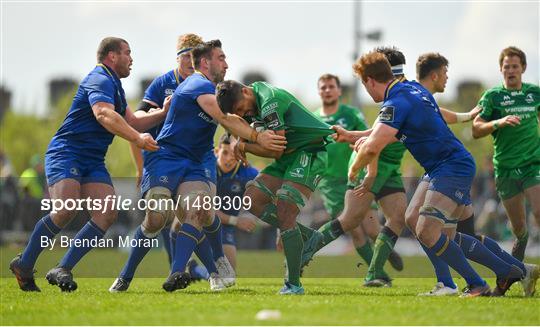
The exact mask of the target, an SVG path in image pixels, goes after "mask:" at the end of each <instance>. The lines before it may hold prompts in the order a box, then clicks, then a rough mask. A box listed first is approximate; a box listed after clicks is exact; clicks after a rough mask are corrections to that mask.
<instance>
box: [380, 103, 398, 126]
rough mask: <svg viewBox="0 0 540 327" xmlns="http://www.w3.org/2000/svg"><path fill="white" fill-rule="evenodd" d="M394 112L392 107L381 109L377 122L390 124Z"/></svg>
mask: <svg viewBox="0 0 540 327" xmlns="http://www.w3.org/2000/svg"><path fill="white" fill-rule="evenodd" d="M394 111H395V108H394V107H392V106H388V107H383V108H382V109H381V111H379V121H380V122H388V123H392V122H393V121H394Z"/></svg>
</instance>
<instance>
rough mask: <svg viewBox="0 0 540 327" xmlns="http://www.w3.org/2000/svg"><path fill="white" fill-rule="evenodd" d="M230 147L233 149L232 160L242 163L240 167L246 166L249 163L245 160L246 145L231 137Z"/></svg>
mask: <svg viewBox="0 0 540 327" xmlns="http://www.w3.org/2000/svg"><path fill="white" fill-rule="evenodd" d="M231 146H232V148H233V154H234V158H235V159H236V160H238V161H240V162H242V165H244V166H248V165H249V162H248V160H247V156H246V150H245V146H246V143H245V142H244V141H242V140H240V138H236V137H233V138H232V140H231Z"/></svg>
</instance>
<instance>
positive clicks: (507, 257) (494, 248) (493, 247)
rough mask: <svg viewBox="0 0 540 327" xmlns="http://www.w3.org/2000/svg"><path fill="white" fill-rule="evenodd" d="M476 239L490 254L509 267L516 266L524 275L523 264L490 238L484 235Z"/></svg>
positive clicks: (477, 236)
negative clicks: (493, 254) (509, 265)
mask: <svg viewBox="0 0 540 327" xmlns="http://www.w3.org/2000/svg"><path fill="white" fill-rule="evenodd" d="M476 238H478V239H479V240H480V242H482V243H483V244H484V245H485V246H486V247H487V248H488V249H489V250H490V251H491V252H493V253H495V255H496V256H498V257H499V258H501V259H502V260H504V261H505V262H506V263H508V264H511V265H516V266H518V267H519V269H521V270H522V271H523V274H525V273H526V271H525V265H524V264H523V262H521V261H519V260H518V259H516V258H514V257H513V256H512V255H511V254H510V253H507V252H506V251H504V250H503V249H501V247H500V246H499V244H497V242H495V241H494V240H492V239H491V238H489V237H487V236H485V235H476Z"/></svg>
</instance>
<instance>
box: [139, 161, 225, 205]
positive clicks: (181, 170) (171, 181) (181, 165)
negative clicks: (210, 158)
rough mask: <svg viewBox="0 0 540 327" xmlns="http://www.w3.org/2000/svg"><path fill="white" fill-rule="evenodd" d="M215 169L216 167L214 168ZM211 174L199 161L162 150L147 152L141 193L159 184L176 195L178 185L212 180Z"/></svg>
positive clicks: (143, 193)
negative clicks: (172, 154)
mask: <svg viewBox="0 0 540 327" xmlns="http://www.w3.org/2000/svg"><path fill="white" fill-rule="evenodd" d="M214 170H215V168H214ZM210 178H211V175H210V173H209V172H208V171H207V170H206V169H205V168H204V167H203V165H202V164H201V163H199V162H195V161H193V160H190V159H187V158H181V157H178V156H171V155H168V154H166V153H164V152H161V151H159V150H158V151H156V152H151V153H145V156H144V166H143V176H142V180H141V193H142V196H143V197H144V195H145V193H146V192H147V191H148V190H149V189H151V188H153V187H157V186H161V187H165V188H167V189H169V190H170V191H171V194H172V196H173V197H174V198H175V197H176V191H177V190H178V186H179V185H180V184H181V183H184V182H205V183H207V184H208V183H209V182H210Z"/></svg>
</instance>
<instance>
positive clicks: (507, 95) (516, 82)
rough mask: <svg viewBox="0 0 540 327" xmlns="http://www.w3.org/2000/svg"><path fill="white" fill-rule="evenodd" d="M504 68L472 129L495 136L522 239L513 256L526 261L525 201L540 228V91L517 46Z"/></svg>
mask: <svg viewBox="0 0 540 327" xmlns="http://www.w3.org/2000/svg"><path fill="white" fill-rule="evenodd" d="M499 68H500V71H501V74H502V77H503V83H502V85H500V86H496V87H494V88H491V89H489V90H487V91H485V92H484V94H483V95H482V98H481V99H480V101H479V102H478V107H479V108H481V109H482V113H481V114H480V115H478V117H476V118H475V120H474V123H473V127H472V131H473V137H474V138H481V137H484V136H487V135H489V134H491V136H493V144H494V148H495V153H494V155H493V165H494V167H495V186H496V188H497V192H498V194H499V197H500V198H501V200H502V203H503V206H504V208H505V210H506V214H507V215H508V218H509V219H510V223H511V225H512V232H513V233H514V235H515V236H516V240H515V242H514V246H513V248H512V255H513V256H514V257H516V258H517V259H518V260H520V261H523V259H524V257H525V248H526V247H527V242H528V238H529V232H528V230H527V220H526V210H525V199H526V200H527V201H528V202H529V205H530V206H531V209H532V213H533V216H534V217H535V219H536V222H537V223H538V224H540V134H539V133H538V119H539V115H540V88H539V87H538V85H535V84H530V83H525V82H523V81H522V76H523V73H524V72H525V69H526V68H527V58H526V56H525V53H524V52H523V51H522V50H520V49H518V48H516V47H513V46H512V47H508V48H505V49H503V50H502V51H501V53H500V55H499ZM535 273H536V274H538V273H539V272H538V271H537V272H535Z"/></svg>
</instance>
